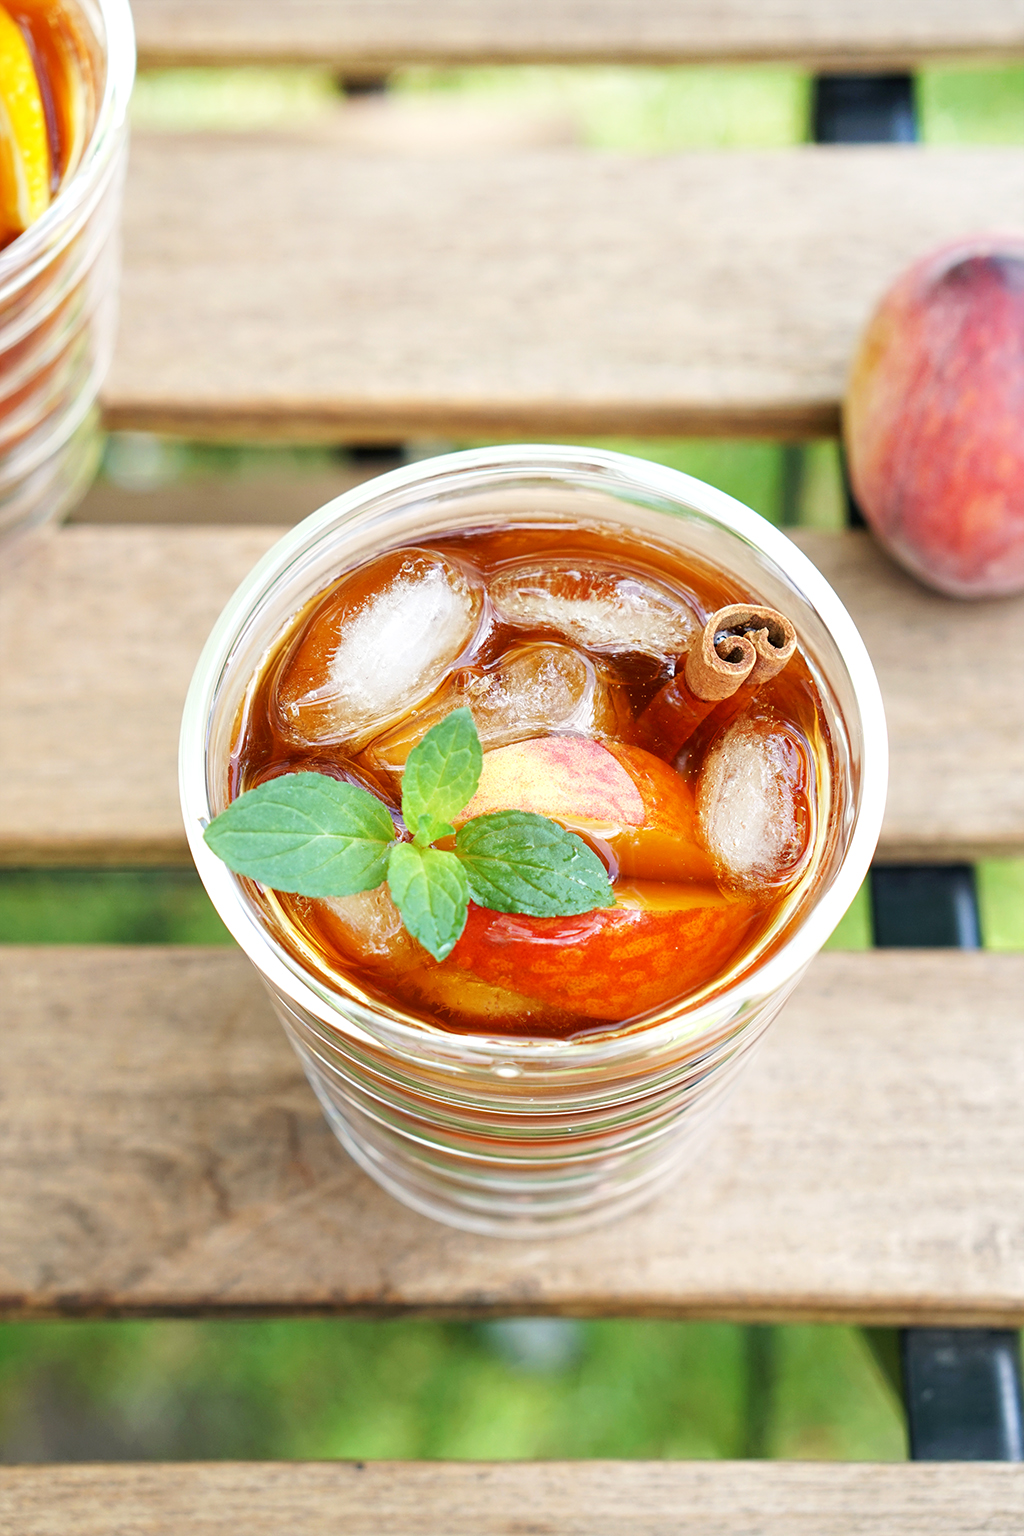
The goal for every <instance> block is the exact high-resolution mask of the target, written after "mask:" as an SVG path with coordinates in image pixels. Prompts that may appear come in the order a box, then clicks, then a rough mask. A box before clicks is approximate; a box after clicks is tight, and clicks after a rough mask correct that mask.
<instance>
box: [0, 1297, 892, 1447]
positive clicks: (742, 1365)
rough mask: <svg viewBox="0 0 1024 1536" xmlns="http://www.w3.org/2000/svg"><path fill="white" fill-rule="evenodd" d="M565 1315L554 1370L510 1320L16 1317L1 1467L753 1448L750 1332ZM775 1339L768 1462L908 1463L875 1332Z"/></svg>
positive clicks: (804, 1331)
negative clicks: (513, 1345) (515, 1340)
mask: <svg viewBox="0 0 1024 1536" xmlns="http://www.w3.org/2000/svg"><path fill="white" fill-rule="evenodd" d="M526 1326H527V1328H529V1327H531V1326H532V1325H531V1324H527V1325H526ZM546 1326H547V1328H548V1329H550V1328H552V1326H553V1327H554V1329H556V1330H559V1331H560V1332H563V1333H564V1334H565V1335H567V1337H568V1341H569V1344H570V1347H569V1349H568V1350H567V1351H565V1356H566V1357H567V1358H566V1357H563V1358H562V1359H561V1360H558V1361H556V1362H555V1363H554V1365H553V1366H552V1365H551V1364H550V1363H549V1364H545V1363H544V1362H543V1361H539V1362H538V1360H536V1359H531V1358H530V1356H529V1355H528V1354H527V1355H525V1357H524V1358H520V1359H516V1358H515V1355H514V1353H513V1352H511V1351H510V1350H509V1348H508V1344H507V1331H508V1325H507V1324H506V1325H502V1324H498V1325H493V1324H492V1325H488V1324H468V1323H466V1324H460V1323H442V1322H431V1321H423V1320H413V1319H409V1320H399V1321H390V1322H376V1321H364V1320H358V1319H317V1320H301V1321H261V1322H251V1323H246V1322H180V1321H161V1322H121V1323H78V1322H76V1323H71V1322H60V1323H56V1322H49V1323H9V1324H7V1325H5V1326H3V1327H0V1459H4V1460H8V1461H9V1460H18V1459H20V1460H31V1459H35V1458H37V1457H38V1456H40V1455H54V1454H55V1452H56V1454H58V1455H59V1456H60V1457H61V1458H63V1459H68V1460H76V1459H87V1458H88V1457H90V1456H95V1455H114V1456H119V1457H124V1458H126V1459H131V1458H140V1459H141V1458H153V1459H166V1460H173V1459H177V1458H189V1457H196V1458H203V1459H210V1458H218V1457H240V1458H247V1457H271V1458H274V1457H282V1458H289V1457H296V1458H307V1457H313V1458H316V1457H335V1456H338V1457H352V1458H356V1459H363V1458H373V1457H450V1458H460V1457H465V1458H470V1459H473V1458H481V1459H490V1458H496V1459H504V1458H516V1457H565V1456H568V1457H577V1456H580V1457H585V1456H627V1457H715V1456H739V1455H743V1454H745V1452H746V1451H747V1450H748V1449H749V1444H750V1427H749V1426H748V1424H747V1422H746V1417H747V1392H746V1380H747V1373H748V1370H749V1359H748V1330H746V1329H743V1328H741V1327H738V1326H736V1325H733V1324H728V1323H669V1322H614V1321H610V1322H586V1323H569V1322H567V1323H561V1324H559V1323H554V1324H553V1325H552V1324H551V1323H547V1324H546ZM517 1327H519V1328H521V1327H522V1324H518V1325H517V1324H513V1325H512V1328H513V1330H514V1329H516V1328H517ZM500 1330H505V1332H504V1333H503V1332H502V1331H500ZM760 1332H762V1333H767V1334H769V1335H770V1336H771V1339H772V1353H773V1371H772V1384H771V1386H770V1389H769V1405H768V1406H769V1408H770V1424H769V1429H768V1435H767V1440H766V1442H765V1445H764V1450H765V1451H766V1452H767V1453H768V1454H770V1455H774V1456H795V1457H801V1458H830V1459H838V1460H842V1459H847V1460H879V1461H889V1460H899V1459H901V1458H902V1457H903V1456H904V1455H905V1449H904V1437H903V1430H902V1426H901V1422H900V1414H899V1411H898V1408H897V1406H896V1403H895V1401H894V1399H893V1397H892V1394H891V1392H890V1390H889V1388H888V1387H887V1385H886V1384H885V1383H884V1381H883V1379H882V1377H881V1376H880V1374H879V1372H878V1370H877V1367H876V1366H875V1364H874V1362H873V1360H872V1358H871V1356H870V1354H869V1352H868V1350H867V1348H866V1346H865V1344H864V1342H863V1340H862V1339H861V1337H860V1336H859V1334H858V1333H857V1332H856V1330H853V1329H849V1328H838V1327H789V1328H784V1329H771V1330H760ZM55 1441H56V1447H54V1442H55Z"/></svg>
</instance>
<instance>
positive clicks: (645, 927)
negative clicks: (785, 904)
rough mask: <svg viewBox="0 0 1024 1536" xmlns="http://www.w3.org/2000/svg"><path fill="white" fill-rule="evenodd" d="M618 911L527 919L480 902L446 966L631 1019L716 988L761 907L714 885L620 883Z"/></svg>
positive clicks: (571, 1007)
mask: <svg viewBox="0 0 1024 1536" xmlns="http://www.w3.org/2000/svg"><path fill="white" fill-rule="evenodd" d="M614 889H615V897H616V902H617V905H616V906H614V907H602V908H598V910H597V911H594V912H585V913H583V914H582V915H581V916H579V917H523V916H520V915H519V914H516V913H506V912H490V911H488V910H487V909H486V908H485V907H478V906H476V905H474V904H473V903H470V908H469V916H468V918H467V920H466V927H465V929H464V930H463V933H462V937H461V938H460V939H459V942H458V943H457V944H456V946H455V948H454V949H453V950H452V953H451V955H450V956H449V958H448V961H447V962H446V963H447V964H448V965H453V964H454V965H457V966H460V967H461V968H462V969H463V970H466V971H469V972H470V973H471V974H472V975H474V976H477V977H479V978H480V979H481V980H482V981H486V982H488V983H490V985H491V986H495V987H505V988H508V989H510V990H514V991H519V992H523V993H528V994H529V995H530V996H531V997H535V998H537V999H538V1000H539V1001H541V1002H544V1003H547V1004H549V1005H550V1006H551V1007H554V1008H558V1009H564V1010H566V1011H567V1012H570V1013H574V1014H579V1015H582V1016H584V1017H586V1018H592V1019H605V1020H609V1021H615V1022H623V1021H625V1020H627V1019H632V1018H636V1017H638V1016H639V1015H640V1014H644V1013H650V1012H651V1011H652V1010H653V1009H655V1008H660V1007H662V1006H663V1005H664V1004H666V1003H670V1002H672V1001H673V1000H674V999H677V998H678V999H682V998H683V997H685V996H686V995H687V994H689V993H692V992H694V991H696V990H697V989H698V988H700V987H703V986H706V985H707V984H708V983H709V982H711V981H713V980H714V979H715V977H716V976H718V975H720V974H721V973H722V972H723V971H724V970H725V968H726V966H727V965H728V963H729V961H730V960H731V959H733V957H734V956H735V955H736V954H737V952H738V951H739V950H740V949H741V947H742V945H743V943H744V941H745V940H746V938H747V936H748V934H749V932H750V929H751V926H752V923H753V921H754V916H755V913H754V905H753V903H752V901H750V900H749V899H746V898H743V897H735V896H723V895H722V894H721V893H720V892H719V891H718V890H717V889H716V888H715V887H713V886H696V885H669V884H665V883H663V882H661V881H652V882H645V881H640V880H635V881H629V882H620V883H619V884H617V885H616V886H615V887H614Z"/></svg>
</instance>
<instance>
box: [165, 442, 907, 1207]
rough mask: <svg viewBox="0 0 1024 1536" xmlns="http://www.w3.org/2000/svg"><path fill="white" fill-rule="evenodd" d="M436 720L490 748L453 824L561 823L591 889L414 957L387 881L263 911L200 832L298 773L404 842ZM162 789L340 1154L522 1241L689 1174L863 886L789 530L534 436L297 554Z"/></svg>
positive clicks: (822, 661)
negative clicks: (372, 799)
mask: <svg viewBox="0 0 1024 1536" xmlns="http://www.w3.org/2000/svg"><path fill="white" fill-rule="evenodd" d="M702 646H703V648H704V660H705V665H706V667H707V668H709V669H710V681H706V680H705V681H702V680H701V678H700V677H699V676H698V674H697V672H695V671H694V667H697V668H698V670H699V666H700V657H701V654H702ZM755 646H756V647H760V649H759V650H758V649H755ZM762 653H763V654H762ZM780 658H781V660H780ZM730 668H732V669H733V670H736V669H738V670H739V671H740V672H742V677H741V678H740V679H739V681H738V682H737V681H736V678H735V677H734V676H733V675H732V673H731V672H730V670H729V669H730ZM744 668H745V670H744ZM690 684H692V685H693V686H692V687H691V686H690ZM716 688H717V689H718V690H719V693H718V696H715V690H716ZM708 692H710V693H711V695H712V697H710V698H707V699H704V698H703V695H704V694H706V693H708ZM457 709H468V710H470V712H471V713H472V715H473V719H474V721H475V723H476V728H477V731H478V733H479V736H480V740H481V745H482V747H483V749H484V750H483V768H482V771H481V775H480V779H479V784H478V787H477V789H476V791H475V793H474V795H473V798H472V800H471V801H470V802H469V804H468V805H467V806H466V807H465V809H464V811H463V812H462V813H461V816H460V817H459V818H456V822H458V821H459V820H465V819H467V818H472V817H474V816H487V815H490V814H494V813H499V812H503V811H507V810H518V811H528V812H536V813H538V814H540V815H544V816H547V817H550V818H551V819H552V820H554V821H555V822H557V823H559V824H560V825H561V826H563V827H565V828H566V829H568V830H569V831H571V832H574V833H575V834H577V835H578V836H579V837H580V838H582V839H583V841H584V842H585V843H586V845H587V846H588V847H589V848H590V849H591V850H593V851H594V852H595V853H596V854H597V855H598V857H599V858H600V859H601V860H602V862H603V863H604V866H605V868H606V869H607V872H608V876H609V878H610V880H611V882H612V885H611V888H612V892H613V897H614V901H613V904H610V905H607V906H601V907H598V908H595V909H594V910H591V911H588V912H585V913H582V914H576V915H573V916H564V917H557V916H554V917H552V916H544V917H539V916H531V915H524V914H523V913H522V912H519V911H511V912H510V911H498V910H493V909H489V908H488V907H486V906H483V905H477V904H475V903H471V904H470V907H469V912H468V916H467V919H466V923H465V927H464V929H463V930H462V933H461V936H460V937H459V938H458V941H457V942H456V943H455V945H454V948H452V949H451V952H450V953H449V954H447V955H446V956H444V958H442V959H435V958H434V957H433V956H432V955H430V954H428V953H427V952H426V951H425V950H424V948H423V947H422V945H420V944H418V943H417V942H416V940H415V939H413V938H412V937H411V936H410V934H409V932H408V931H407V929H406V928H405V927H404V926H403V923H402V921H401V917H400V914H399V913H398V911H397V910H396V907H395V905H394V903H393V902H392V900H391V898H390V895H389V891H388V887H387V885H386V884H382V885H381V886H379V887H377V888H375V889H372V890H369V891H363V892H360V893H358V894H356V895H344V896H339V897H331V896H326V897H323V896H321V897H315V898H314V897H308V896H303V895H300V894H294V893H288V892H281V891H276V890H273V889H269V888H267V887H265V886H263V885H260V884H258V883H257V882H255V881H253V880H249V879H246V878H244V877H240V876H236V875H233V874H231V873H230V871H228V870H227V869H226V867H225V866H224V865H223V864H221V863H220V861H219V860H217V859H215V858H214V857H213V856H212V855H211V853H210V849H209V848H208V847H207V846H206V845H205V843H203V841H202V832H203V828H204V825H206V824H207V823H208V821H209V819H210V818H211V817H212V816H214V815H216V814H217V813H218V812H219V811H221V810H223V809H224V808H225V807H226V806H227V805H228V804H230V803H232V802H233V801H234V800H235V799H236V798H237V797H238V796H239V795H241V794H242V793H244V792H245V791H246V790H248V789H252V788H254V787H256V786H258V785H260V784H265V783H267V782H269V781H272V780H274V779H275V778H278V777H279V776H281V775H287V774H294V773H309V772H314V773H319V774H326V775H328V776H329V777H332V778H334V779H337V780H341V781H345V782H349V783H353V784H357V785H359V786H361V787H362V788H364V789H366V790H369V791H370V792H371V793H372V794H374V795H375V796H376V797H377V798H378V800H379V801H380V802H381V803H382V804H383V805H384V806H386V807H387V809H388V811H389V812H390V814H391V816H392V818H393V823H394V827H395V834H396V837H397V838H399V839H401V838H403V837H407V836H408V835H409V834H408V830H407V829H406V828H405V827H404V826H403V823H402V820H401V805H402V799H401V795H402V778H403V773H404V771H405V764H406V762H407V760H408V758H409V755H410V753H411V752H412V751H414V750H415V748H416V744H417V742H418V741H420V740H422V738H423V736H424V734H425V733H426V732H427V731H428V730H430V728H431V726H432V725H435V724H436V723H437V722H438V721H439V720H443V719H444V718H445V717H446V715H448V714H450V713H451V712H452V711H454V710H457ZM181 770H182V791H183V805H184V809H185V819H186V826H187V828H188V830H189V836H190V839H191V841H192V846H193V850H194V852H195V853H196V857H197V863H198V866H199V869H200V872H201V874H202V876H203V878H204V880H205V881H206V883H207V886H208V889H209V890H210V892H211V895H212V896H213V898H214V900H215V902H216V903H217V906H218V908H219V910H220V911H221V914H222V916H224V918H225V921H226V922H227V923H228V926H229V927H231V928H232V931H233V932H234V933H235V935H236V937H238V938H239V940H240V942H242V944H243V946H244V947H245V948H246V949H247V951H248V953H249V954H250V956H251V957H252V958H253V959H254V960H255V962H256V964H257V966H258V967H259V969H260V971H261V973H262V974H263V976H264V977H265V979H266V980H267V983H268V985H269V987H270V991H271V995H272V997H273V998H274V1001H275V1004H276V1006H277V1009H278V1013H279V1015H280V1017H281V1018H282V1020H283V1022H284V1024H285V1027H286V1029H287V1030H288V1032H289V1035H290V1037H291V1038H292V1041H293V1043H294V1045H295V1047H296V1049H297V1050H298V1052H299V1055H300V1058H301V1059H302V1061H303V1064H304V1066H305V1068H306V1071H307V1074H308V1076H309V1079H310V1082H311V1083H312V1085H313V1087H314V1089H315V1091H316V1092H317V1094H318V1096H319V1098H320V1101H321V1103H322V1105H323V1107H324V1109H325V1111H326V1113H327V1116H328V1118H329V1120H330V1122H331V1124H332V1126H333V1127H334V1129H335V1131H336V1132H337V1134H338V1135H339V1137H340V1138H341V1140H342V1141H343V1143H344V1144H345V1145H346V1146H347V1147H348V1148H349V1150H350V1151H351V1152H352V1153H353V1155H354V1156H355V1157H356V1158H357V1159H358V1160H359V1161H360V1162H361V1163H362V1165H363V1166H364V1167H365V1168H367V1169H368V1171H369V1172H371V1173H372V1174H373V1175H374V1177H376V1178H377V1179H378V1181H379V1182H381V1183H382V1184H383V1185H384V1186H385V1187H386V1188H388V1189H390V1190H391V1191H392V1192H393V1193H395V1194H397V1195H398V1196H399V1198H401V1199H403V1200H405V1201H406V1202H407V1203H409V1204H411V1205H413V1206H415V1207H416V1208H417V1209H420V1210H422V1211H425V1212H426V1213H428V1214H430V1215H433V1216H437V1217H439V1218H440V1219H442V1220H447V1221H450V1222H454V1223H455V1224H456V1225H462V1226H466V1227H470V1228H472V1229H474V1230H479V1231H488V1232H496V1233H507V1234H509V1235H516V1234H522V1235H530V1234H532V1233H535V1232H537V1231H540V1230H550V1229H552V1228H555V1229H558V1230H562V1229H566V1228H572V1227H576V1226H580V1225H585V1224H587V1223H589V1222H591V1221H594V1220H601V1219H605V1218H606V1217H608V1216H610V1215H612V1214H614V1213H615V1212H617V1211H620V1210H624V1209H627V1208H628V1207H629V1206H631V1205H633V1204H635V1203H637V1201H639V1200H641V1199H643V1198H645V1197H646V1196H647V1195H648V1194H650V1193H651V1192H652V1191H653V1190H654V1188H656V1187H657V1186H658V1184H659V1183H660V1182H662V1181H664V1179H666V1178H667V1177H670V1176H671V1175H672V1173H673V1172H674V1171H675V1169H676V1168H677V1167H678V1165H679V1162H680V1160H681V1159H682V1158H683V1157H684V1156H685V1154H686V1151H687V1150H688V1146H689V1144H690V1142H691V1140H692V1134H693V1132H694V1131H695V1130H696V1129H697V1128H698V1127H699V1126H700V1125H701V1124H702V1123H703V1121H704V1120H705V1119H706V1117H707V1113H708V1111H709V1110H710V1109H711V1108H712V1107H713V1106H714V1105H715V1104H717V1103H718V1102H719V1101H720V1099H721V1097H722V1094H723V1092H724V1091H725V1090H726V1089H727V1087H728V1086H729V1085H730V1084H731V1082H732V1081H733V1080H734V1078H735V1075H736V1072H737V1070H738V1068H739V1066H740V1064H741V1063H742V1061H743V1060H744V1059H745V1057H746V1054H747V1052H748V1050H749V1047H750V1046H751V1045H752V1044H753V1042H754V1041H755V1040H756V1039H757V1037H758V1036H759V1035H760V1033H761V1031H762V1030H763V1028H764V1027H765V1025H766V1024H767V1023H768V1022H769V1020H770V1018H771V1017H772V1016H773V1015H774V1013H775V1012H776V1011H777V1009H778V1007H779V1006H780V1005H781V1003H782V1001H783V1000H784V998H785V997H786V996H787V995H788V992H789V991H790V990H791V988H792V986H793V985H794V984H795V982H796V980H797V979H798V977H799V975H800V973H801V971H802V969H803V968H804V966H805V965H806V964H807V961H808V960H809V958H810V957H811V955H812V954H813V953H814V952H815V950H816V949H817V948H818V947H820V944H821V943H822V942H823V941H824V939H825V938H826V937H827V936H828V933H829V932H830V931H831V928H832V927H833V926H834V925H835V923H836V922H837V921H838V919H839V917H840V916H841V915H842V912H843V911H844V910H845V907H846V906H847V905H848V903H849V901H850V899H851V898H852V896H853V894H854V893H855V891H856V889H857V887H858V885H859V883H860V880H861V879H862V878H863V874H864V872H865V869H866V867H867V863H868V860H869V859H870V854H871V851H872V849H873V847H874V841H875V838H876V837H877V832H878V824H879V819H880V815H881V805H882V798H883V796H884V777H885V738H884V725H883V722H882V717H881V709H880V704H879V700H878V694H877V687H876V685H875V683H874V678H873V675H872V674H871V671H870V666H869V664H868V663H867V659H866V656H865V655H864V652H863V647H862V645H861V643H860V641H859V639H858V637H857V636H856V632H855V631H854V629H853V626H852V624H851V623H850V621H849V619H848V617H847V616H846V614H845V612H844V611H843V610H842V608H841V605H840V604H839V603H838V601H837V599H836V598H835V596H834V594H832V593H831V591H830V590H829V588H828V587H827V585H826V584H825V583H824V581H823V580H822V578H821V577H820V575H818V573H817V572H816V571H814V569H813V567H811V566H810V565H809V563H808V562H807V561H806V560H805V559H804V557H803V556H801V555H800V554H799V552H798V551H797V550H796V549H795V548H794V547H793V546H792V545H791V544H790V543H789V541H788V540H786V539H785V538H784V537H783V536H782V535H781V534H779V533H778V532H777V531H776V530H774V529H772V528H771V527H770V526H769V525H767V524H764V523H763V522H762V520H761V519H759V518H757V517H756V515H755V514H753V513H751V512H749V511H748V510H747V509H745V508H742V507H740V506H739V505H738V504H737V503H735V502H733V501H731V499H730V498H728V497H725V496H723V495H722V494H721V493H719V492H716V491H714V490H713V489H712V488H710V487H706V486H703V485H701V484H700V483H699V482H696V481H693V480H690V479H689V478H688V477H686V476H682V475H678V474H676V473H675V472H673V471H670V470H667V469H663V468H661V467H660V466H655V465H651V464H646V463H644V462H642V461H639V460H633V459H629V458H626V457H624V456H621V455H615V454H601V453H596V452H590V451H584V450H578V449H576V450H574V449H557V448H528V447H526V448H507V449H491V450H483V451H480V452H473V453H468V454H458V455H452V456H449V457H447V458H443V459H439V460H434V461H430V462H429V463H427V464H424V465H417V466H415V467H413V468H411V469H409V470H402V471H397V472H395V473H394V474H392V475H388V476H384V477H382V478H381V480H379V481H377V482H374V483H373V484H372V485H371V486H369V487H362V488H360V489H359V490H358V491H357V492H354V493H350V494H349V495H348V496H345V497H342V498H339V500H338V501H337V502H335V503H332V504H331V505H330V506H329V507H327V508H324V509H323V510H322V511H321V512H320V513H318V514H314V516H313V518H311V519H308V520H307V522H306V523H305V524H302V525H300V527H299V528H298V529H296V530H294V531H293V532H292V533H291V534H289V535H287V536H286V538H285V539H284V540H283V541H282V542H281V544H280V545H278V546H277V547H276V549H275V550H274V551H272V552H271V554H270V555H269V556H268V557H267V559H266V560H265V561H264V562H263V563H262V565H261V566H260V567H258V568H257V571H256V572H255V573H254V575H253V577H252V578H251V579H250V581H249V582H248V583H247V584H246V585H245V586H244V587H243V588H242V589H241V591H240V592H239V593H238V594H236V597H235V599H234V600H233V601H232V604H231V605H229V609H228V610H227V612H226V613H225V615H224V616H223V618H222V620H221V623H220V625H219V626H218V629H217V631H215V633H214V636H213V637H212V638H211V642H210V645H209V647H208V648H207V651H206V653H205V654H204V657H203V659H202V661H201V662H200V666H199V669H198V671H197V674H196V678H195V680H194V683H193V689H192V692H191V694H190V697H189V703H188V706H187V709H186V717H185V722H184V726H183V736H182V763H181Z"/></svg>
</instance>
